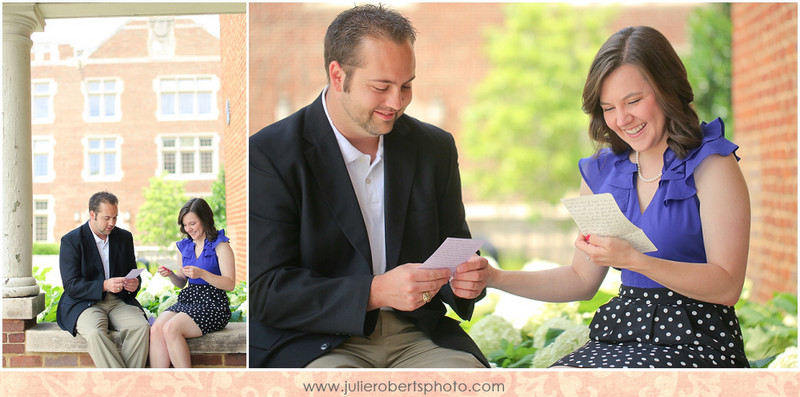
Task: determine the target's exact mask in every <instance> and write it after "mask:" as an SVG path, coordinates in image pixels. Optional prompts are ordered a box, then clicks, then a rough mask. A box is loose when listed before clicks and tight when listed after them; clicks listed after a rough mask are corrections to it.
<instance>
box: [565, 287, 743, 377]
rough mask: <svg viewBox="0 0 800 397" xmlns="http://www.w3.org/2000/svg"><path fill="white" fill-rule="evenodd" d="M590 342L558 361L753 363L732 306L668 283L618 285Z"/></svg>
mask: <svg viewBox="0 0 800 397" xmlns="http://www.w3.org/2000/svg"><path fill="white" fill-rule="evenodd" d="M589 332H590V333H589V342H587V343H586V344H585V345H583V347H581V348H579V349H578V350H576V351H574V352H572V353H570V354H568V355H567V356H565V357H563V358H562V359H560V360H559V361H557V362H556V363H555V364H553V365H554V366H570V367H581V368H587V367H588V368H682V367H688V368H734V367H743V368H746V367H749V364H748V362H747V358H746V357H745V355H744V343H743V341H742V332H741V329H740V327H739V320H738V319H737V318H736V313H735V312H734V310H733V308H732V307H730V306H723V305H716V304H711V303H706V302H702V301H698V300H695V299H691V298H687V297H685V296H683V295H680V294H678V293H676V292H673V291H671V290H669V289H667V288H634V287H628V286H622V287H620V293H619V296H617V297H615V298H613V299H611V300H610V301H609V302H608V303H606V304H605V305H603V306H601V307H600V308H599V309H597V312H596V313H595V315H594V318H593V319H592V322H591V324H590V325H589Z"/></svg>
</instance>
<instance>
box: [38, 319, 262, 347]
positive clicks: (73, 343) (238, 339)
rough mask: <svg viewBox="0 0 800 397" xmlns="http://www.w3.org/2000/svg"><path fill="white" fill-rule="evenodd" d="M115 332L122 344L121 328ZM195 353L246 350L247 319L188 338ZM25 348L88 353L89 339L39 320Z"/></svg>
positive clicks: (115, 336)
mask: <svg viewBox="0 0 800 397" xmlns="http://www.w3.org/2000/svg"><path fill="white" fill-rule="evenodd" d="M111 336H112V337H113V338H114V341H115V342H116V343H117V347H118V348H119V347H120V346H121V344H120V340H119V332H117V331H112V332H111ZM187 343H188V345H189V351H190V352H191V353H192V354H207V353H246V352H247V323H242V322H239V323H228V325H227V326H226V327H225V328H224V329H223V330H221V331H217V332H212V333H210V334H206V335H203V336H200V337H197V338H189V339H187ZM25 350H26V351H27V352H32V353H86V352H87V350H86V339H84V338H83V337H82V336H80V335H78V336H75V337H73V336H72V335H71V334H70V333H69V332H67V331H64V330H62V329H61V328H60V327H59V326H58V324H56V323H39V324H37V325H36V326H35V327H33V328H30V329H28V330H27V331H25Z"/></svg>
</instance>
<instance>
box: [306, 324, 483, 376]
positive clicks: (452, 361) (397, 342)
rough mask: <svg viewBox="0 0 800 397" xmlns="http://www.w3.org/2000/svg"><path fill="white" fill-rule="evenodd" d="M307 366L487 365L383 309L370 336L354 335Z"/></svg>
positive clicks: (413, 366)
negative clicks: (445, 344)
mask: <svg viewBox="0 0 800 397" xmlns="http://www.w3.org/2000/svg"><path fill="white" fill-rule="evenodd" d="M306 368H485V367H484V366H483V364H481V362H480V361H478V359H477V358H475V356H473V355H472V354H471V353H468V352H464V351H460V350H454V349H448V348H445V347H441V346H438V345H437V344H435V343H433V341H432V340H431V339H430V338H428V336H427V335H425V333H423V332H422V331H419V330H418V329H417V327H416V326H414V324H412V323H411V322H409V321H408V320H405V319H403V318H402V317H400V316H399V315H397V314H396V313H394V312H392V311H387V310H382V311H381V312H380V315H379V317H378V324H377V325H376V326H375V332H373V333H372V335H370V336H369V337H368V338H362V337H358V336H351V337H350V338H349V339H347V340H346V341H345V342H344V343H342V344H341V345H339V346H337V347H336V348H334V349H333V350H331V351H330V352H328V353H326V354H325V355H323V356H322V357H320V358H318V359H316V360H314V361H312V362H311V363H309V364H308V365H307V366H306Z"/></svg>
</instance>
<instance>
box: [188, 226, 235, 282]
mask: <svg viewBox="0 0 800 397" xmlns="http://www.w3.org/2000/svg"><path fill="white" fill-rule="evenodd" d="M203 241H204V243H203V252H201V253H200V256H198V257H197V258H195V256H194V249H195V243H194V241H193V240H192V239H191V238H185V239H183V240H181V241H178V242H177V243H175V244H176V245H177V246H178V251H180V252H181V256H182V257H183V266H197V267H199V268H201V269H203V270H207V271H209V272H211V273H214V274H216V275H218V276H220V275H222V272H220V270H219V258H218V257H217V251H216V248H217V245H219V243H224V242H228V241H230V239H229V238H228V237H227V236H225V229H220V230H219V234H218V235H217V239H216V240H214V241H213V242H212V241H208V240H207V239H206V240H203ZM189 284H198V285H209V284H208V282H207V281H206V280H203V279H201V278H189Z"/></svg>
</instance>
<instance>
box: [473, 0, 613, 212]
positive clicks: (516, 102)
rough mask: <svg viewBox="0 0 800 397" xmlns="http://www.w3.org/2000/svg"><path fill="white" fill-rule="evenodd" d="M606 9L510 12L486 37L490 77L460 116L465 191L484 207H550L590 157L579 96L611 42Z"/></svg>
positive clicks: (550, 7)
mask: <svg viewBox="0 0 800 397" xmlns="http://www.w3.org/2000/svg"><path fill="white" fill-rule="evenodd" d="M612 12H613V10H612V9H611V8H607V7H591V8H587V7H576V6H571V5H564V4H558V5H556V4H518V3H514V4H509V5H507V6H506V10H505V15H506V19H505V24H504V26H503V27H501V28H499V29H493V30H490V31H489V32H488V37H487V56H488V59H489V62H490V64H491V70H490V72H489V73H488V74H487V75H486V77H485V79H484V80H483V81H482V82H480V83H479V84H478V85H477V87H476V89H475V91H474V94H473V98H474V102H473V105H472V106H471V107H470V108H469V109H468V110H467V111H466V112H465V115H466V116H465V117H464V120H463V125H464V130H463V135H462V144H463V146H464V148H465V153H466V154H467V156H466V158H467V161H466V162H465V167H464V185H465V186H466V187H467V188H469V189H473V191H474V192H475V193H476V194H477V195H478V196H479V197H480V198H483V199H492V200H507V199H512V200H525V201H536V200H546V201H550V202H555V201H557V200H558V199H559V198H561V197H563V195H564V194H565V193H566V192H567V191H569V190H577V188H578V186H579V184H580V176H579V173H578V170H577V162H578V159H579V158H581V157H585V156H587V155H589V154H590V153H591V152H592V146H591V143H590V141H589V138H588V136H587V132H586V131H587V126H588V116H586V115H585V114H584V113H583V111H582V110H581V94H582V92H583V85H584V82H585V80H586V74H587V72H588V70H589V65H590V64H591V61H592V59H593V58H594V55H595V53H596V52H597V49H598V48H600V45H601V44H602V43H603V41H604V40H605V39H606V37H607V36H608V30H607V22H608V20H609V18H610V17H611V15H612Z"/></svg>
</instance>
